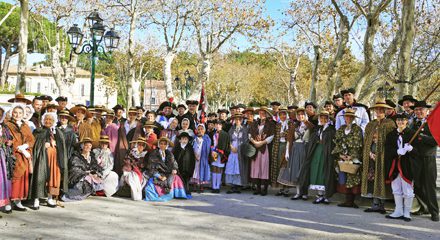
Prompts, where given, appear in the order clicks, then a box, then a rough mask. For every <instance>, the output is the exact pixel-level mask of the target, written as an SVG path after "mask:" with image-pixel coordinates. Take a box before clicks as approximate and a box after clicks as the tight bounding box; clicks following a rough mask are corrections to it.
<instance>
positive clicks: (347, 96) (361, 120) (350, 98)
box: [335, 88, 370, 131]
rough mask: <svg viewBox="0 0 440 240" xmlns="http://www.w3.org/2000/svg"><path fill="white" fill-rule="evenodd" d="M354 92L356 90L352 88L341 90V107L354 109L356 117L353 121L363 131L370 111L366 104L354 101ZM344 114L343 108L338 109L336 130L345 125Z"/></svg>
mask: <svg viewBox="0 0 440 240" xmlns="http://www.w3.org/2000/svg"><path fill="white" fill-rule="evenodd" d="M355 93H356V91H355V89H354V88H349V89H345V90H342V91H341V95H342V96H343V97H344V105H343V108H351V109H353V110H355V114H356V118H355V120H354V121H355V122H356V124H357V125H358V126H359V127H361V128H362V131H365V127H366V126H367V124H368V122H370V113H369V111H368V107H367V106H365V105H364V104H361V103H358V102H356V99H355V98H354V94H355ZM344 114H345V111H344V110H340V111H339V112H338V113H337V114H336V124H335V127H336V130H338V129H339V128H340V127H341V126H343V125H345V119H344Z"/></svg>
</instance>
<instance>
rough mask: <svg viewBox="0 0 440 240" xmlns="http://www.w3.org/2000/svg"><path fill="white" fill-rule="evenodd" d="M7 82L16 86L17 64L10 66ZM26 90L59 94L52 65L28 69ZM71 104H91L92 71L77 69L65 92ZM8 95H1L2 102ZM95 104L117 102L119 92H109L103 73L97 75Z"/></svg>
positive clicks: (108, 104)
mask: <svg viewBox="0 0 440 240" xmlns="http://www.w3.org/2000/svg"><path fill="white" fill-rule="evenodd" d="M7 75H8V78H7V82H8V84H9V85H10V86H13V88H15V85H16V82H17V66H10V67H9V70H8V72H7ZM26 92H27V93H37V94H45V95H50V96H52V97H53V98H54V99H55V98H56V97H58V96H59V90H58V87H57V85H56V84H55V80H54V79H53V77H52V70H51V68H50V67H46V66H42V65H37V66H32V67H29V68H28V69H27V70H26ZM65 95H66V97H67V98H68V100H69V104H70V105H74V104H84V105H89V101H90V72H89V71H86V70H84V69H80V68H77V69H76V79H75V82H74V83H73V84H70V85H69V88H68V91H67V93H66V94H65ZM5 97H6V96H0V102H6V101H7V99H4V98H5ZM95 104H96V105H104V106H107V107H113V106H115V105H116V104H117V92H113V93H111V94H107V93H106V90H105V85H104V78H103V76H102V75H99V74H96V77H95Z"/></svg>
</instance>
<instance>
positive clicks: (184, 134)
mask: <svg viewBox="0 0 440 240" xmlns="http://www.w3.org/2000/svg"><path fill="white" fill-rule="evenodd" d="M182 137H186V138H188V139H189V140H190V141H191V139H192V137H191V136H190V135H189V133H187V132H181V133H180V134H179V135H177V138H178V139H181V138H182Z"/></svg>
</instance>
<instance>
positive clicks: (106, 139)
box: [99, 135, 110, 143]
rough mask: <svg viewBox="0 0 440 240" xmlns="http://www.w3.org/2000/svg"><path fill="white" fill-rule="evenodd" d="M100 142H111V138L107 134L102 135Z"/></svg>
mask: <svg viewBox="0 0 440 240" xmlns="http://www.w3.org/2000/svg"><path fill="white" fill-rule="evenodd" d="M99 142H100V143H110V138H109V137H108V136H107V135H101V137H100V138H99Z"/></svg>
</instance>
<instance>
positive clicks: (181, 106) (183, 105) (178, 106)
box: [177, 104, 186, 110]
mask: <svg viewBox="0 0 440 240" xmlns="http://www.w3.org/2000/svg"><path fill="white" fill-rule="evenodd" d="M179 108H184V109H185V110H186V106H185V104H179V105H177V109H179Z"/></svg>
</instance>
